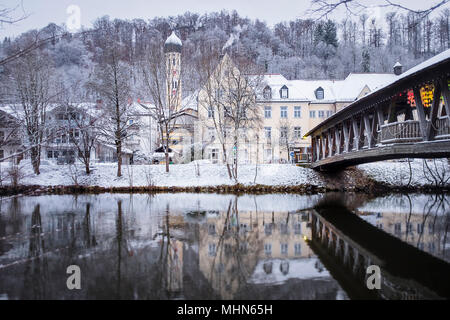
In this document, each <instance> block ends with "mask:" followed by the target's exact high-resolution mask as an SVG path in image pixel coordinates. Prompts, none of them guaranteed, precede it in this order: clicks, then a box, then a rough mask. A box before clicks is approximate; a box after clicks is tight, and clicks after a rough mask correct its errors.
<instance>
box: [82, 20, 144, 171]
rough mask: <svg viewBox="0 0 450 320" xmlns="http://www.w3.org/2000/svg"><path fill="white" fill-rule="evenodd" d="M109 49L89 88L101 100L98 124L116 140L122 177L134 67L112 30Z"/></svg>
mask: <svg viewBox="0 0 450 320" xmlns="http://www.w3.org/2000/svg"><path fill="white" fill-rule="evenodd" d="M104 37H105V47H104V48H103V53H102V57H101V60H100V62H99V63H98V65H97V66H96V68H95V71H94V74H93V76H92V78H91V79H90V80H89V82H88V87H89V88H91V89H93V90H94V92H96V93H97V95H98V97H100V98H101V100H102V102H103V105H102V110H103V114H102V117H101V119H100V120H99V121H98V122H97V125H98V126H97V127H98V128H99V133H100V135H101V137H102V139H104V141H105V142H110V141H113V143H114V145H115V148H116V154H117V176H118V177H121V176H122V155H123V148H124V142H125V141H126V139H127V138H129V137H130V136H131V135H132V134H133V133H132V132H133V131H132V130H130V129H131V127H135V126H136V125H137V124H136V123H135V122H134V116H133V112H132V107H131V105H132V100H131V96H132V86H131V81H132V68H131V66H130V65H129V64H128V63H127V62H126V61H124V60H123V54H124V49H125V48H124V45H123V44H122V43H121V42H120V41H119V40H118V39H117V38H116V37H115V34H114V30H113V28H112V27H109V28H107V30H105V35H104Z"/></svg>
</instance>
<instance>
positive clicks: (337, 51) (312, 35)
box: [1, 8, 450, 100]
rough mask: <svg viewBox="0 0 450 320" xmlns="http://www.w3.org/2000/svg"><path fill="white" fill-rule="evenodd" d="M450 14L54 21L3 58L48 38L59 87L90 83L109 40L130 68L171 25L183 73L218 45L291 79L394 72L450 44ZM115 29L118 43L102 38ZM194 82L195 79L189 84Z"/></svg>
mask: <svg viewBox="0 0 450 320" xmlns="http://www.w3.org/2000/svg"><path fill="white" fill-rule="evenodd" d="M449 17H450V10H449V9H448V8H445V9H441V10H440V12H437V13H436V14H435V15H434V18H429V17H427V18H425V19H418V17H417V16H415V15H414V14H413V13H409V14H398V13H389V14H387V15H386V16H385V21H376V20H374V19H370V18H368V16H366V15H361V16H360V17H359V19H356V18H353V20H351V19H347V20H343V21H333V20H324V21H313V20H296V21H286V22H280V23H278V24H276V25H275V26H273V27H269V26H268V25H267V24H266V23H265V22H262V21H259V20H251V19H248V18H243V17H241V16H240V15H239V14H238V13H237V12H231V13H230V12H226V11H222V12H216V13H208V14H204V15H199V14H196V13H190V12H186V13H185V14H183V15H179V16H176V17H158V18H152V19H149V20H148V21H145V20H142V19H135V20H131V21H130V20H119V19H116V20H112V19H110V18H109V17H102V18H99V19H98V20H97V21H96V22H95V23H94V24H93V27H92V28H90V29H87V30H83V31H81V32H79V33H76V34H70V33H66V32H65V29H64V26H58V25H55V24H50V25H48V26H47V27H45V28H43V29H41V30H32V31H29V32H27V33H24V34H22V35H21V36H19V37H17V38H15V39H11V38H5V39H4V40H3V41H2V43H1V55H2V56H3V58H5V57H8V56H10V55H13V54H14V53H15V52H17V50H19V49H24V48H26V47H27V45H28V44H29V43H32V42H33V41H36V39H50V41H47V42H46V43H45V44H44V45H42V46H40V47H39V49H40V52H41V53H42V54H44V55H45V60H46V61H47V62H48V63H49V64H51V66H52V70H54V72H55V74H57V75H58V79H59V80H60V81H58V82H59V83H60V85H62V86H66V85H67V84H68V83H70V84H73V83H74V82H76V83H78V84H79V83H83V82H85V81H88V78H89V75H90V73H91V71H92V69H93V68H94V67H95V65H97V64H99V63H102V59H103V58H104V56H105V52H106V51H108V50H110V48H111V46H112V44H111V41H114V42H116V43H119V44H120V60H121V61H123V62H124V63H126V64H128V65H129V66H130V67H131V69H130V70H133V67H134V66H136V65H137V63H138V62H139V61H141V60H142V57H143V56H144V55H145V54H146V52H147V53H148V51H149V48H150V46H152V45H156V46H162V43H163V41H164V40H165V39H166V37H167V36H168V35H169V34H170V32H171V30H176V32H177V34H178V35H179V36H180V38H181V39H182V41H183V64H184V71H185V73H184V74H183V76H184V77H185V78H186V77H188V78H189V79H196V76H195V72H194V70H195V65H196V62H195V61H197V60H198V59H199V57H200V56H201V55H202V54H203V53H204V52H205V50H211V49H213V50H216V51H221V50H222V51H224V52H225V51H226V52H228V53H229V54H230V55H231V56H232V57H235V58H239V57H246V58H247V59H250V60H251V61H252V62H253V63H255V64H257V65H259V66H260V67H261V68H263V70H265V71H266V72H268V73H281V74H282V75H284V76H285V77H286V78H288V79H342V78H344V77H346V76H347V75H348V73H350V72H391V70H392V66H393V65H394V63H395V62H396V61H400V62H401V63H402V64H403V66H404V70H406V69H408V68H410V67H412V66H414V65H416V64H418V63H419V62H421V61H423V60H425V59H427V58H429V57H430V56H433V55H435V54H437V53H439V52H442V51H444V50H446V49H448V48H449V47H450V33H449ZM381 25H384V26H385V28H384V29H383V28H382V27H381ZM108 30H109V31H108ZM111 30H112V31H113V34H114V39H113V40H111V37H107V36H105V35H106V34H107V33H108V32H110V31H111ZM61 35H62V36H61ZM134 70H135V71H134V72H138V71H137V70H138V69H137V68H136V69H134ZM12 71H13V70H11V66H10V65H9V66H8V65H7V64H5V65H3V66H2V68H1V72H2V80H3V81H7V79H8V76H7V75H8V74H10V72H12ZM16 71H17V69H16ZM23 72H25V70H23ZM190 85H192V86H196V85H198V82H196V81H190ZM4 91H5V90H3V93H5V92H4ZM4 98H5V96H4ZM6 100H9V99H6Z"/></svg>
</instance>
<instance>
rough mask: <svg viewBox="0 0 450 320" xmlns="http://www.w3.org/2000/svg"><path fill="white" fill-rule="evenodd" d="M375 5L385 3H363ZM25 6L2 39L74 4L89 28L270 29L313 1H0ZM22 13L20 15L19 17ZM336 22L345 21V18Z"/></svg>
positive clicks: (57, 16)
mask: <svg viewBox="0 0 450 320" xmlns="http://www.w3.org/2000/svg"><path fill="white" fill-rule="evenodd" d="M362 1H365V3H373V2H376V1H383V0H362ZM397 1H399V2H400V3H404V4H407V5H408V6H410V7H415V8H421V7H423V6H429V5H430V4H432V3H433V2H436V1H437V0H397ZM21 2H22V3H23V8H24V10H25V12H26V13H27V14H28V15H29V16H28V17H27V18H26V19H25V20H23V21H20V22H18V23H16V24H14V25H3V26H2V27H1V28H0V37H2V38H3V37H4V36H15V35H18V34H20V33H22V32H24V31H27V30H29V29H34V28H42V27H44V26H46V25H48V24H49V23H50V22H54V23H56V24H62V23H65V22H66V21H67V18H68V16H69V14H68V13H67V8H68V7H69V6H70V5H72V4H74V5H77V6H79V8H80V10H81V24H82V25H83V26H86V27H89V26H91V25H92V22H93V21H94V20H95V19H96V18H98V17H101V16H104V15H109V16H110V17H112V18H123V19H134V18H143V19H150V18H153V17H155V16H170V15H172V16H173V15H178V14H182V13H184V12H186V11H191V12H197V13H200V14H203V13H206V12H212V11H220V10H222V9H226V10H229V11H232V10H234V9H236V11H237V12H238V13H239V14H240V15H241V16H244V17H249V18H251V19H256V18H258V19H260V20H264V21H266V22H267V23H268V24H269V25H273V24H276V23H278V22H280V21H287V20H292V19H296V18H305V11H306V10H307V9H309V6H310V0H220V1H218V0H22V1H20V0H0V7H1V6H3V7H15V6H17V5H18V4H19V5H20V3H21ZM20 13H21V10H18V11H17V14H20ZM374 14H375V15H381V16H383V15H384V10H378V12H377V11H376V10H375V11H374ZM339 15H340V13H338V16H337V17H335V18H342V17H343V15H342V16H339Z"/></svg>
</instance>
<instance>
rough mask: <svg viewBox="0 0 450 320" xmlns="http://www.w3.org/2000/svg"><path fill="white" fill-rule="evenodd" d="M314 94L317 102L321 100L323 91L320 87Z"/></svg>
mask: <svg viewBox="0 0 450 320" xmlns="http://www.w3.org/2000/svg"><path fill="white" fill-rule="evenodd" d="M315 94H316V99H317V100H323V96H324V91H323V88H322V87H319V88H317V89H316V91H315Z"/></svg>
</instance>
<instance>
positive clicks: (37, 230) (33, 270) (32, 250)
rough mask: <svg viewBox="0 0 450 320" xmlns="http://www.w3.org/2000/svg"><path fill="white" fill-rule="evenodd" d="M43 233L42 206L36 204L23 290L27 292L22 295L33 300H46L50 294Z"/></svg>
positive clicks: (32, 217) (32, 218) (32, 216)
mask: <svg viewBox="0 0 450 320" xmlns="http://www.w3.org/2000/svg"><path fill="white" fill-rule="evenodd" d="M43 233H44V230H43V228H42V217H41V211H40V205H39V204H36V205H35V207H34V210H33V213H32V214H31V225H30V237H29V239H30V242H29V246H28V257H27V260H26V264H25V271H24V287H23V289H24V290H25V291H26V292H24V293H23V294H22V296H29V295H30V296H31V298H32V299H45V298H47V293H48V292H47V283H48V282H49V272H48V261H47V257H46V255H45V252H46V247H45V241H44V236H43Z"/></svg>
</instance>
